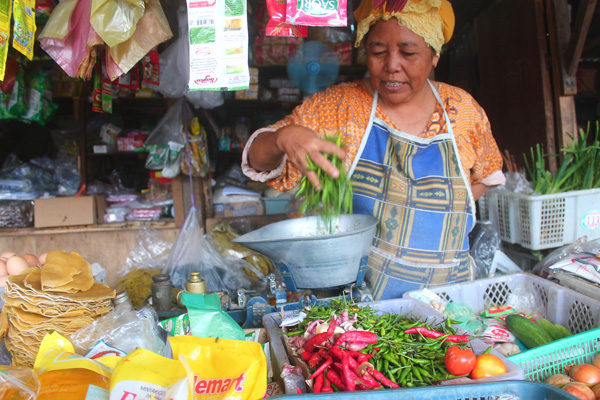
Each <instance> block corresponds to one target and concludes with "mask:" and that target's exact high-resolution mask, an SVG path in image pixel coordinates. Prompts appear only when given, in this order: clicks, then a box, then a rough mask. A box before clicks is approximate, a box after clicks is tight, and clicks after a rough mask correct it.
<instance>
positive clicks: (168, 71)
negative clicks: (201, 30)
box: [156, 6, 225, 109]
mask: <svg viewBox="0 0 600 400" xmlns="http://www.w3.org/2000/svg"><path fill="white" fill-rule="evenodd" d="M177 21H178V23H179V36H178V37H177V39H175V40H174V41H173V43H172V44H171V45H170V46H169V47H168V48H167V49H166V50H164V51H163V52H162V53H161V54H160V84H159V85H158V87H157V88H156V90H157V91H158V92H159V93H161V94H163V95H164V96H165V97H171V98H180V97H185V98H187V99H188V100H189V101H190V103H192V104H193V105H194V107H195V108H205V109H212V108H214V107H218V106H220V105H222V104H223V103H224V102H225V98H224V97H223V94H222V93H221V92H219V91H205V90H196V91H192V92H189V91H188V90H187V86H188V81H189V79H190V67H189V64H190V48H189V43H188V39H187V38H189V35H188V19H187V7H186V6H181V7H179V8H178V9H177Z"/></svg>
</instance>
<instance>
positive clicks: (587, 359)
mask: <svg viewBox="0 0 600 400" xmlns="http://www.w3.org/2000/svg"><path fill="white" fill-rule="evenodd" d="M598 353H600V328H596V329H593V330H590V331H587V332H582V333H579V334H577V335H573V336H569V337H566V338H564V339H560V340H556V341H554V342H552V343H548V344H546V345H543V346H540V347H536V348H533V349H530V350H527V351H525V352H523V353H519V354H515V355H512V356H510V357H508V358H509V359H510V361H512V362H514V363H515V364H518V365H520V366H521V368H523V378H524V379H525V380H528V381H539V382H543V381H545V380H546V378H548V377H549V376H550V375H553V374H557V373H564V367H565V366H567V365H571V364H582V363H586V364H590V363H591V362H592V360H593V359H594V357H595V356H596V354H598Z"/></svg>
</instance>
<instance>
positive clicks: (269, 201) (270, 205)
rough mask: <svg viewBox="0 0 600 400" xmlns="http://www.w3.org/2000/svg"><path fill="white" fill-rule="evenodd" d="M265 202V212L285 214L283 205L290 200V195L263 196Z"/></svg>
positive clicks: (268, 213)
mask: <svg viewBox="0 0 600 400" xmlns="http://www.w3.org/2000/svg"><path fill="white" fill-rule="evenodd" d="M262 200H263V201H264V202H265V214H266V215H272V214H285V206H287V205H288V203H289V202H290V200H291V197H263V198H262Z"/></svg>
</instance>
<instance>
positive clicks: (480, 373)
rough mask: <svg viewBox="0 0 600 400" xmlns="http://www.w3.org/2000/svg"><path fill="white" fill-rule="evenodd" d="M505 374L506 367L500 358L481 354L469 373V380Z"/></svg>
mask: <svg viewBox="0 0 600 400" xmlns="http://www.w3.org/2000/svg"><path fill="white" fill-rule="evenodd" d="M505 373H506V365H504V363H503V362H502V360H501V359H500V357H497V356H495V355H493V354H482V355H480V356H479V357H477V362H476V363H475V368H473V371H472V372H471V375H470V377H471V379H479V378H487V377H488V376H494V375H500V374H505Z"/></svg>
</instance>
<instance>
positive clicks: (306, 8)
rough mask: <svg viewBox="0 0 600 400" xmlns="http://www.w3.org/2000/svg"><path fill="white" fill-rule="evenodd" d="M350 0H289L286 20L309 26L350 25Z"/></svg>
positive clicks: (290, 22) (289, 22)
mask: <svg viewBox="0 0 600 400" xmlns="http://www.w3.org/2000/svg"><path fill="white" fill-rule="evenodd" d="M347 9H348V1H347V0H338V1H327V2H321V1H310V0H287V4H286V10H285V22H287V23H288V24H294V25H309V26H346V25H348V10H347Z"/></svg>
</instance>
